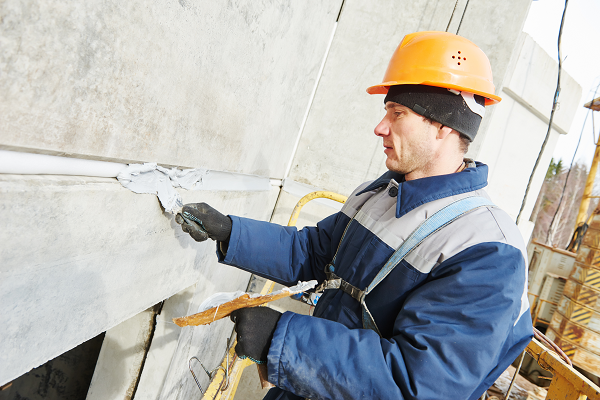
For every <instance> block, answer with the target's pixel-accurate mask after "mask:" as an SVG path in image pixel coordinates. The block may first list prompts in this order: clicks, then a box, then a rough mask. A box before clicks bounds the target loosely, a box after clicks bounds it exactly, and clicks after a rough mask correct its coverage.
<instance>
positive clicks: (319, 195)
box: [288, 190, 348, 226]
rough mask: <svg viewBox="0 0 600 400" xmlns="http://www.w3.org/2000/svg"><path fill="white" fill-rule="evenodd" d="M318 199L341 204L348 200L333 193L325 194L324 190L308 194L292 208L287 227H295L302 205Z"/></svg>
mask: <svg viewBox="0 0 600 400" xmlns="http://www.w3.org/2000/svg"><path fill="white" fill-rule="evenodd" d="M319 198H325V199H330V200H334V201H337V202H338V203H342V204H343V203H345V202H346V200H348V198H347V197H346V196H342V195H341V194H337V193H334V192H327V191H324V190H320V191H317V192H312V193H309V194H307V195H306V196H304V197H303V198H301V199H300V201H298V203H297V204H296V207H294V210H293V211H292V215H291V216H290V220H289V222H288V226H296V223H297V222H298V216H299V215H300V210H302V207H304V205H305V204H306V203H308V202H309V201H311V200H314V199H319Z"/></svg>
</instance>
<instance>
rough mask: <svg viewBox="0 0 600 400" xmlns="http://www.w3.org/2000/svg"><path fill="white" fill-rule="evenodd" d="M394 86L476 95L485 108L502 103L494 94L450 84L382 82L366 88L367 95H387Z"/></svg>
mask: <svg viewBox="0 0 600 400" xmlns="http://www.w3.org/2000/svg"><path fill="white" fill-rule="evenodd" d="M395 85H425V86H435V87H443V88H447V89H454V90H459V91H461V92H468V93H473V94H477V95H479V96H482V97H484V98H485V105H486V106H491V105H492V104H497V103H500V102H501V101H502V97H500V96H496V95H495V94H491V93H484V92H480V91H475V90H473V89H468V88H465V87H463V86H458V85H452V84H448V83H444V84H443V85H441V84H437V85H436V84H435V83H433V82H397V81H388V82H383V83H380V84H379V85H374V86H371V87H369V88H367V93H369V94H387V92H388V89H389V87H390V86H395Z"/></svg>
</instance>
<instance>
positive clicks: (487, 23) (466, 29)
mask: <svg viewBox="0 0 600 400" xmlns="http://www.w3.org/2000/svg"><path fill="white" fill-rule="evenodd" d="M530 5H531V1H529V0H508V1H469V2H468V6H467V7H466V9H465V11H464V16H463V18H462V23H461V24H460V29H458V30H457V32H455V33H456V34H458V35H461V36H464V37H466V38H467V39H469V40H471V41H473V42H474V43H475V44H477V45H478V46H479V47H480V48H481V49H482V50H483V51H484V52H485V54H486V55H487V56H488V58H489V59H490V63H491V65H492V72H493V74H494V86H496V94H499V95H500V96H501V97H502V95H501V90H502V86H503V85H504V82H505V78H506V73H507V71H508V67H509V64H510V63H511V61H512V59H513V58H514V57H516V52H515V51H514V49H515V47H516V46H517V44H518V41H519V35H520V34H521V32H522V30H523V25H524V24H525V18H526V17H527V13H528V12H529V6H530ZM495 112H496V108H494V107H488V109H487V110H486V118H484V119H483V121H482V122H481V127H480V129H479V133H478V134H477V137H476V138H475V140H474V141H473V143H472V144H471V147H470V149H469V156H471V157H472V158H476V159H477V157H478V156H479V149H480V147H481V143H483V141H484V140H485V137H486V136H487V134H488V129H489V126H490V123H491V122H492V117H493V115H494V113H495Z"/></svg>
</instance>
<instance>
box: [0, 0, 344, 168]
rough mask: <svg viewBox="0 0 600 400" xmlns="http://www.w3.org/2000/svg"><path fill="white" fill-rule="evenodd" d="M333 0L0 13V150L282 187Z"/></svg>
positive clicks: (45, 6) (17, 7)
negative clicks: (260, 179) (270, 181)
mask: <svg viewBox="0 0 600 400" xmlns="http://www.w3.org/2000/svg"><path fill="white" fill-rule="evenodd" d="M340 4H341V0H334V1H326V0H308V1H300V2H295V1H285V2H283V3H282V2H279V1H274V0H264V1H253V0H242V1H235V2H191V1H187V0H180V1H159V2H152V3H147V2H144V1H133V2H119V1H114V0H112V1H108V2H105V1H100V0H92V1H86V2H71V3H64V2H60V1H55V0H52V1H47V2H41V3H40V2H35V1H31V0H11V1H4V2H2V4H1V5H0V47H1V48H2V52H1V53H0V70H2V74H1V75H0V93H2V96H1V97H0V114H1V115H2V119H0V131H1V132H2V137H1V138H0V146H1V147H2V148H5V149H11V148H15V149H26V150H27V151H32V152H48V153H52V154H65V153H66V154H72V155H76V156H78V157H83V158H94V159H103V160H115V161H118V162H131V161H137V162H141V161H148V162H158V163H162V164H168V165H176V166H186V167H205V168H209V169H214V170H227V171H235V172H243V173H249V174H257V175H261V176H268V177H273V178H275V177H279V178H281V177H282V175H283V173H284V171H285V168H286V167H287V163H288V161H289V157H290V153H291V151H292V148H293V146H294V141H295V138H296V136H297V133H298V129H299V126H300V123H301V120H302V118H303V116H304V113H305V110H306V106H307V104H308V99H309V96H310V93H311V91H312V89H313V86H314V82H315V79H316V78H317V72H318V70H319V67H320V65H321V62H322V59H323V56H324V53H325V49H326V46H327V43H328V39H329V36H330V33H331V30H332V28H333V24H334V22H335V19H336V17H337V15H338V12H339V8H340Z"/></svg>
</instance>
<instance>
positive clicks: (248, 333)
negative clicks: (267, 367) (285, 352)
mask: <svg viewBox="0 0 600 400" xmlns="http://www.w3.org/2000/svg"><path fill="white" fill-rule="evenodd" d="M229 317H230V318H231V320H232V321H233V322H235V331H236V332H237V345H236V346H235V352H236V353H237V355H238V357H240V358H242V359H243V358H249V359H251V360H252V361H254V362H255V363H257V364H264V363H266V362H267V355H268V354H269V347H271V340H272V339H273V333H274V332H275V328H276V327H277V322H278V321H279V318H281V313H280V312H279V311H275V310H273V309H271V308H268V307H251V308H241V309H239V310H235V311H234V312H232V313H231V314H230V315H229Z"/></svg>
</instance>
